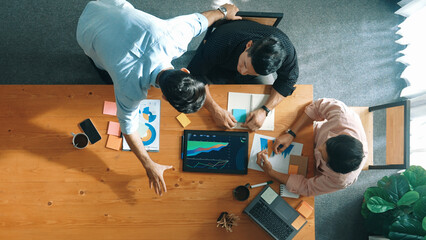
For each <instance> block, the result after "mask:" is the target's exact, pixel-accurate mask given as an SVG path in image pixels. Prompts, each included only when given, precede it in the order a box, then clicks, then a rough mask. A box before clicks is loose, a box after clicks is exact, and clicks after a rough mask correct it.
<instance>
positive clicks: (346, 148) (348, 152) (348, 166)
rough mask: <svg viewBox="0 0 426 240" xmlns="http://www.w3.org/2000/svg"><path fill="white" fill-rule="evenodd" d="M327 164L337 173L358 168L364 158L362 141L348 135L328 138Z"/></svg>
mask: <svg viewBox="0 0 426 240" xmlns="http://www.w3.org/2000/svg"><path fill="white" fill-rule="evenodd" d="M326 149H327V154H328V165H329V166H330V168H331V169H332V170H333V171H335V172H338V173H343V174H345V173H349V172H352V171H354V170H356V169H358V168H359V165H360V164H361V162H362V159H363V158H364V150H363V146H362V143H361V142H360V141H359V140H358V139H356V138H354V137H351V136H349V135H345V134H342V135H339V136H336V137H332V138H329V139H328V140H327V142H326Z"/></svg>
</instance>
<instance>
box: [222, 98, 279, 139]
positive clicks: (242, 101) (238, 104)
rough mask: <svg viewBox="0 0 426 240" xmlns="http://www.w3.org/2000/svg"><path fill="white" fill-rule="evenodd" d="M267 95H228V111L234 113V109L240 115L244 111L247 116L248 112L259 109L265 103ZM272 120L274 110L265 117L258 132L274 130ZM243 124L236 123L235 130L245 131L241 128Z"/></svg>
mask: <svg viewBox="0 0 426 240" xmlns="http://www.w3.org/2000/svg"><path fill="white" fill-rule="evenodd" d="M268 98H269V94H251V93H235V92H230V93H228V111H230V112H232V113H233V112H234V109H237V111H238V112H239V113H240V112H241V111H244V110H245V111H246V114H247V116H248V115H249V113H250V112H252V111H254V110H256V109H259V108H260V107H262V105H264V104H265V103H266V100H268ZM274 119H275V109H273V110H272V111H271V112H270V113H269V115H268V116H267V117H266V119H265V121H264V122H263V125H262V127H261V128H260V129H259V130H269V131H273V130H274ZM241 124H243V122H237V124H236V125H235V128H237V129H247V128H243V127H241Z"/></svg>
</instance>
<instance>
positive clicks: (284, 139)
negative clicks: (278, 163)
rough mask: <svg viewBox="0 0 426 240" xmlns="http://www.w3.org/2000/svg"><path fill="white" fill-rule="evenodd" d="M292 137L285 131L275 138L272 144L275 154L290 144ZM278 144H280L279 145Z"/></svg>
mask: <svg viewBox="0 0 426 240" xmlns="http://www.w3.org/2000/svg"><path fill="white" fill-rule="evenodd" d="M293 139H294V137H293V136H292V135H290V134H288V133H285V134H283V135H281V136H279V137H277V138H276V139H275V142H274V146H272V148H273V149H274V152H275V154H279V153H282V152H283V151H284V150H285V149H286V148H288V146H290V144H291V142H293ZM280 145H282V146H281V147H280Z"/></svg>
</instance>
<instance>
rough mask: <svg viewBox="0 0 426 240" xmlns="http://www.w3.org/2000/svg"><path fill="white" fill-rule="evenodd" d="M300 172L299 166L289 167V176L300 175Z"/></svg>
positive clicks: (291, 165)
mask: <svg viewBox="0 0 426 240" xmlns="http://www.w3.org/2000/svg"><path fill="white" fill-rule="evenodd" d="M298 171H299V166H297V165H293V164H290V165H289V166H288V174H294V175H296V174H297V173H298Z"/></svg>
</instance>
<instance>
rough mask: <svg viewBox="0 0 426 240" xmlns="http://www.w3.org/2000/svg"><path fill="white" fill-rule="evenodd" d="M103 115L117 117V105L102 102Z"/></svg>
mask: <svg viewBox="0 0 426 240" xmlns="http://www.w3.org/2000/svg"><path fill="white" fill-rule="evenodd" d="M104 114H107V115H112V116H117V104H115V102H109V101H105V102H104Z"/></svg>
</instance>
